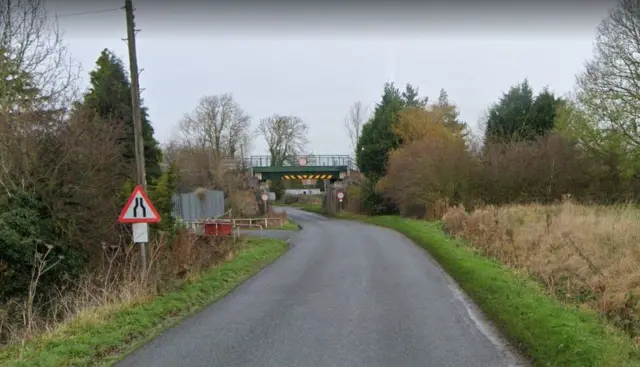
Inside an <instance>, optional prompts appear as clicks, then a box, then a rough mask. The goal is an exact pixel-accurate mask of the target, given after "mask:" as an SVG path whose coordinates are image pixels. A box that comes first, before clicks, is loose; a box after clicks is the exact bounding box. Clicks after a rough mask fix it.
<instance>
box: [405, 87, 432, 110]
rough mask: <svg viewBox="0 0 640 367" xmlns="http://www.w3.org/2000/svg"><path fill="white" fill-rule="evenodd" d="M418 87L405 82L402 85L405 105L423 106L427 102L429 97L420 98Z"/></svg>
mask: <svg viewBox="0 0 640 367" xmlns="http://www.w3.org/2000/svg"><path fill="white" fill-rule="evenodd" d="M419 89H420V88H417V87H414V86H412V85H411V84H409V83H407V85H406V86H405V87H404V92H402V100H403V102H404V105H405V106H406V107H424V106H425V105H426V104H427V102H428V100H429V99H428V98H424V99H421V98H420V96H419V94H420V93H419Z"/></svg>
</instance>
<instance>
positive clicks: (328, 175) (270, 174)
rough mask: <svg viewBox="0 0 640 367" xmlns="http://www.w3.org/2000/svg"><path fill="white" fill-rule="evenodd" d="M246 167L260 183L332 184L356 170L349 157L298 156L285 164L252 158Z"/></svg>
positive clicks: (268, 157) (261, 157) (246, 163)
mask: <svg viewBox="0 0 640 367" xmlns="http://www.w3.org/2000/svg"><path fill="white" fill-rule="evenodd" d="M245 167H248V168H249V169H250V170H251V175H252V176H253V177H256V178H257V179H258V180H259V181H261V182H264V181H267V180H280V179H281V180H328V181H329V182H331V183H334V182H336V181H340V180H344V179H345V178H346V177H348V176H349V174H350V173H351V171H353V170H355V168H356V167H355V164H354V162H353V159H352V158H351V157H350V156H349V155H296V156H292V157H290V158H288V159H286V160H285V161H284V162H273V161H272V159H271V157H270V156H268V155H265V156H252V157H250V158H247V160H246V162H245Z"/></svg>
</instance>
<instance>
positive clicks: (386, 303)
mask: <svg viewBox="0 0 640 367" xmlns="http://www.w3.org/2000/svg"><path fill="white" fill-rule="evenodd" d="M284 210H287V212H288V213H289V216H290V218H292V219H293V220H295V221H297V222H298V223H300V224H301V225H302V226H303V230H302V231H299V232H291V234H292V237H291V238H290V241H291V245H292V248H291V249H290V250H289V252H287V253H286V254H284V255H283V256H282V257H281V258H280V259H278V260H277V261H276V262H274V263H273V264H271V265H270V266H268V267H267V268H265V269H264V270H263V271H262V272H260V273H259V274H257V275H256V276H255V277H253V278H252V279H250V280H249V281H247V282H245V283H244V284H243V285H241V286H240V287H238V288H237V289H236V290H235V291H233V292H232V293H231V294H229V295H228V296H227V297H225V298H224V299H222V300H220V301H219V302H217V303H215V304H214V305H212V306H210V307H208V308H206V309H205V310H203V311H202V312H200V313H198V314H196V315H195V316H193V317H191V318H189V319H187V320H185V321H184V322H182V323H181V324H180V325H178V326H177V327H175V328H172V329H169V330H167V331H166V332H165V333H164V334H162V335H161V336H159V337H158V338H156V339H154V340H153V341H151V342H150V343H148V344H147V345H145V346H143V347H142V348H141V349H139V350H138V351H136V352H134V353H133V354H131V355H130V356H128V357H127V358H126V359H125V360H123V361H122V362H120V363H119V364H117V366H122V367H124V366H138V367H140V366H154V367H161V366H166V367H176V366H181V367H195V366H198V367H200V366H202V367H204V366H223V367H236V366H265V367H289V366H291V367H293V366H300V367H312V366H369V367H373V366H389V367H402V366H407V367H409V366H411V367H414V366H434V367H447V366H452V367H453V366H455V367H464V366H473V367H476V366H477V367H481V366H487V367H499V366H526V365H527V364H525V363H524V362H522V361H521V359H520V358H519V357H517V356H516V355H515V353H513V352H512V351H511V348H509V347H508V346H507V345H506V344H505V343H504V342H502V341H501V338H499V337H498V336H497V333H496V332H495V331H494V330H493V328H492V327H491V326H490V325H489V324H488V323H487V322H486V321H484V320H483V318H482V317H481V316H480V315H479V314H478V312H477V311H476V310H475V307H474V306H473V305H471V304H470V303H469V302H468V301H465V299H464V296H463V295H462V294H461V293H460V292H459V290H458V289H457V287H456V286H455V284H454V283H453V282H452V281H451V280H450V279H449V277H448V276H447V275H446V274H444V273H443V271H442V270H441V269H440V267H439V266H438V265H437V264H436V263H435V262H434V261H433V260H431V259H430V257H429V256H428V255H427V254H426V253H425V252H424V251H423V250H422V249H420V248H418V247H417V246H415V245H414V244H412V243H411V242H409V241H408V240H407V239H405V238H404V237H403V236H401V235H400V234H397V233H395V232H393V231H391V230H387V229H384V228H379V227H374V226H370V225H365V224H360V223H356V222H350V221H341V220H335V219H327V218H324V217H322V216H319V215H316V214H311V213H306V212H302V211H299V210H296V209H292V208H285V209H284ZM283 235H284V234H282V233H280V234H278V235H277V236H283Z"/></svg>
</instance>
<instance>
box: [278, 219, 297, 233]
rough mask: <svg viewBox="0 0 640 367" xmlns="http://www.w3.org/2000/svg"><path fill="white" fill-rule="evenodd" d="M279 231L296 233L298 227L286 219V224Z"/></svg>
mask: <svg viewBox="0 0 640 367" xmlns="http://www.w3.org/2000/svg"><path fill="white" fill-rule="evenodd" d="M279 229H283V230H285V231H297V230H298V225H297V224H295V223H293V222H292V221H291V220H289V219H287V221H286V222H284V224H283V225H282V227H280V228H279Z"/></svg>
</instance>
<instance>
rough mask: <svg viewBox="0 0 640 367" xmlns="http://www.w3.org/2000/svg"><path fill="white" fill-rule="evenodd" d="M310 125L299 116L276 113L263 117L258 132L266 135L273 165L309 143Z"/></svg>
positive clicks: (288, 157) (300, 150)
mask: <svg viewBox="0 0 640 367" xmlns="http://www.w3.org/2000/svg"><path fill="white" fill-rule="evenodd" d="M308 132H309V127H308V126H307V124H306V123H305V122H304V121H303V120H302V119H301V118H300V117H297V116H282V115H278V114H275V115H273V116H270V117H267V118H263V119H262V120H260V124H259V125H258V133H259V134H260V135H262V136H263V137H264V139H265V140H266V142H267V147H268V148H269V154H270V155H271V166H278V165H282V164H283V163H285V162H286V161H287V160H289V159H291V157H292V156H294V155H296V154H299V153H300V152H302V150H303V149H304V147H305V145H306V144H307V141H308V140H307V134H308Z"/></svg>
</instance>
